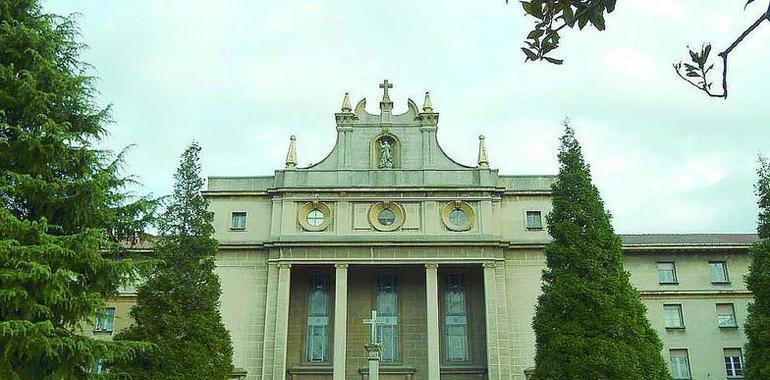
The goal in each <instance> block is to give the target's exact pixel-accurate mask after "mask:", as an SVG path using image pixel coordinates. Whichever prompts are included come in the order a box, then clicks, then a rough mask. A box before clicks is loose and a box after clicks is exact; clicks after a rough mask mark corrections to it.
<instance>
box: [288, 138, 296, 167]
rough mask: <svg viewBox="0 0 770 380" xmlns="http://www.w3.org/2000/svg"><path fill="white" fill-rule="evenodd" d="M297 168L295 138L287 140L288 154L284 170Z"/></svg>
mask: <svg viewBox="0 0 770 380" xmlns="http://www.w3.org/2000/svg"><path fill="white" fill-rule="evenodd" d="M296 168H297V136H294V135H291V137H290V138H289V153H287V154H286V169H296Z"/></svg>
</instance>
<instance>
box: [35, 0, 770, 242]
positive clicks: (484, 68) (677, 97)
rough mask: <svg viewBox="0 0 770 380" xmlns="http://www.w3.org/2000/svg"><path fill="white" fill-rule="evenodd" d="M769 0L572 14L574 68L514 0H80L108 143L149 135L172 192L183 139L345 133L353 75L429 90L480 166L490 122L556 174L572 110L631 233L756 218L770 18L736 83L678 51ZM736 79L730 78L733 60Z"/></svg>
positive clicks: (451, 148) (506, 169)
mask: <svg viewBox="0 0 770 380" xmlns="http://www.w3.org/2000/svg"><path fill="white" fill-rule="evenodd" d="M764 3H765V1H758V2H756V4H753V5H752V6H750V7H749V9H748V10H746V11H743V2H738V1H703V0H689V1H684V0H682V1H679V0H621V1H619V2H618V7H617V10H616V11H615V12H614V13H612V14H611V15H609V16H608V17H607V28H608V30H607V31H605V32H596V31H591V32H583V33H578V32H574V31H568V32H566V33H564V35H563V37H562V47H561V48H560V50H559V51H558V53H557V55H558V56H561V57H563V58H565V59H566V62H565V64H564V65H563V66H553V65H546V64H532V63H528V64H524V63H523V57H522V54H521V52H520V50H519V47H520V46H521V40H522V39H523V37H524V36H525V34H526V31H527V28H528V27H530V25H531V22H532V21H531V20H530V19H528V18H526V17H525V16H524V12H523V11H522V10H521V7H520V6H519V5H518V4H517V2H516V1H512V4H511V5H507V6H506V5H505V2H504V1H503V0H497V1H484V2H481V1H468V0H465V1H455V0H452V1H449V0H434V1H414V0H409V1H406V0H396V1H353V0H350V1H328V0H313V1H294V0H284V1H264V0H263V1H219V0H218V1H189V0H185V1H168V0H164V1H137V0H132V1H118V0H114V1H104V0H92V1H74V0H73V1H63V0H55V1H53V0H49V1H47V2H46V3H45V4H46V10H47V11H50V12H55V13H59V14H70V13H79V14H80V16H79V19H80V25H81V28H82V32H83V40H84V41H83V42H85V43H86V44H88V45H89V46H90V49H89V50H88V51H86V52H85V53H84V56H83V58H84V60H86V61H87V62H89V63H91V64H93V65H94V66H95V67H96V75H98V76H99V77H100V80H99V82H98V88H99V90H100V91H101V98H100V101H101V102H102V103H103V104H112V105H113V108H114V119H115V125H114V126H112V127H111V135H110V136H109V138H108V141H107V145H108V146H109V147H111V148H115V149H118V148H121V147H123V146H126V145H129V144H135V145H136V146H135V147H134V148H133V150H132V151H131V152H130V154H129V155H128V158H127V165H126V168H127V171H128V172H129V173H132V174H135V175H137V176H138V177H139V178H140V180H141V181H142V183H143V184H144V186H143V187H142V188H141V189H139V190H138V191H139V192H151V193H154V194H156V195H160V194H166V193H168V192H170V190H171V185H172V174H173V171H174V169H175V167H176V164H177V160H178V156H179V154H180V153H181V152H182V151H183V150H184V148H185V146H186V145H187V144H188V143H189V142H190V141H191V140H193V139H197V140H198V141H199V142H200V143H201V145H202V146H203V148H204V150H203V168H204V169H203V170H204V175H207V176H208V175H269V174H272V173H273V171H274V170H276V169H281V168H282V167H283V162H284V157H285V154H286V147H287V145H288V140H289V136H290V135H291V134H296V135H297V136H298V148H299V160H300V163H301V164H308V163H315V162H318V161H320V160H321V159H322V158H323V157H325V156H326V154H327V153H328V152H329V150H331V148H332V146H333V145H334V141H335V137H336V131H335V124H334V116H333V113H334V112H337V111H338V109H339V106H340V104H341V101H342V96H343V94H344V93H345V92H346V91H349V92H350V93H351V97H352V100H353V102H354V104H355V102H357V101H358V100H359V99H360V98H362V97H366V98H368V99H369V103H368V104H369V108H370V109H369V111H370V112H373V113H375V112H378V110H377V109H376V107H377V102H378V100H379V97H380V96H381V95H380V94H381V92H380V91H381V90H380V89H378V87H377V84H378V83H379V82H381V81H382V79H384V78H387V79H389V80H390V81H391V82H393V83H394V85H395V87H394V89H393V90H391V98H392V99H393V101H394V102H395V108H396V109H395V111H396V112H398V113H400V112H402V111H403V110H405V109H406V99H407V98H408V97H410V98H412V99H415V100H416V101H417V102H418V104H422V94H423V93H424V92H425V91H426V90H430V91H431V96H432V100H433V104H434V106H435V108H436V110H437V111H438V112H440V113H441V120H440V123H439V132H438V136H439V141H440V143H441V144H442V146H443V148H444V149H445V151H447V153H448V154H449V155H450V156H452V157H453V158H455V159H457V160H459V161H460V162H463V163H466V164H475V156H476V149H477V138H476V136H477V135H478V134H485V135H486V136H487V141H488V147H489V154H490V159H491V165H492V166H493V167H495V168H499V169H500V173H502V174H555V173H556V171H557V168H558V166H557V163H556V149H557V147H558V137H559V136H560V134H561V132H562V129H561V126H560V121H561V120H562V119H563V118H564V117H565V116H566V115H569V116H570V117H571V119H572V121H573V126H574V127H575V129H576V130H577V136H578V138H579V139H580V141H581V143H582V144H583V147H584V150H585V154H586V156H587V159H588V161H589V162H590V163H591V167H592V170H593V174H594V179H595V182H596V184H597V186H598V187H599V189H600V191H601V192H602V196H603V197H604V199H605V201H606V203H607V207H608V208H609V209H610V210H611V211H612V213H613V215H614V218H615V219H614V221H615V226H616V229H617V230H618V232H622V233H642V232H672V233H680V232H753V231H754V228H755V223H756V213H757V210H756V207H755V205H754V197H753V195H752V184H753V182H754V174H753V171H754V161H755V158H756V155H757V153H759V152H764V153H766V154H770V117H768V108H770V103H768V100H767V99H768V92H770V90H769V89H770V72H768V68H769V67H770V64H769V63H768V62H770V42H769V41H770V23H765V24H764V25H763V26H762V27H760V28H759V29H758V30H757V32H755V33H754V34H752V35H751V36H750V37H749V39H747V40H746V41H745V42H744V43H743V44H742V45H741V46H740V47H739V48H738V49H737V50H736V51H735V52H733V53H732V54H731V56H730V57H731V61H730V63H731V71H730V85H731V88H730V90H731V94H730V99H729V100H727V101H723V100H714V99H709V98H707V97H705V95H703V94H701V93H699V92H697V90H695V89H693V88H691V87H689V86H687V85H686V84H684V83H682V82H680V81H679V80H678V79H677V78H676V76H675V74H674V72H673V69H672V68H671V64H672V63H673V62H674V61H677V60H679V59H683V58H685V57H686V55H687V52H686V48H685V46H686V45H688V44H690V45H692V46H700V44H701V42H703V41H710V42H713V43H714V45H715V47H714V49H715V50H716V51H721V49H723V48H724V47H725V46H726V45H727V44H729V43H730V42H731V41H732V40H733V39H734V38H735V37H736V36H737V35H738V34H740V32H742V31H743V30H744V29H745V28H746V26H748V25H749V24H751V23H752V22H753V21H754V20H755V19H756V18H757V17H758V15H759V14H761V12H762V11H763V10H764V9H765V8H764V7H765V4H764ZM715 79H718V78H715Z"/></svg>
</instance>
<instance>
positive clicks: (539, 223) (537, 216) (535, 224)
mask: <svg viewBox="0 0 770 380" xmlns="http://www.w3.org/2000/svg"><path fill="white" fill-rule="evenodd" d="M527 228H529V229H533V230H534V229H541V228H543V217H542V213H541V212H540V211H527Z"/></svg>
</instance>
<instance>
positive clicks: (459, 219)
mask: <svg viewBox="0 0 770 380" xmlns="http://www.w3.org/2000/svg"><path fill="white" fill-rule="evenodd" d="M449 222H450V223H452V224H453V225H454V226H456V227H462V226H464V225H465V224H466V223H468V214H466V213H465V210H463V209H461V208H456V209H454V210H452V211H450V212H449Z"/></svg>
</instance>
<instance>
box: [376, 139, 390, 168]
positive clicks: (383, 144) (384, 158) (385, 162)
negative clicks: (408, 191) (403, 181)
mask: <svg viewBox="0 0 770 380" xmlns="http://www.w3.org/2000/svg"><path fill="white" fill-rule="evenodd" d="M392 150H393V147H392V146H391V145H390V143H389V142H388V140H387V139H382V140H381V141H380V165H379V166H380V169H392V168H393V153H392Z"/></svg>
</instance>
